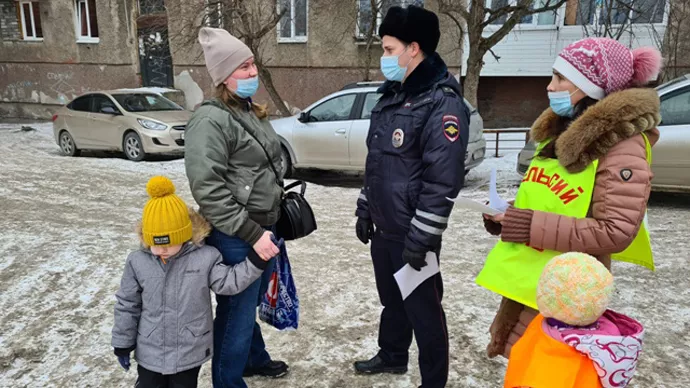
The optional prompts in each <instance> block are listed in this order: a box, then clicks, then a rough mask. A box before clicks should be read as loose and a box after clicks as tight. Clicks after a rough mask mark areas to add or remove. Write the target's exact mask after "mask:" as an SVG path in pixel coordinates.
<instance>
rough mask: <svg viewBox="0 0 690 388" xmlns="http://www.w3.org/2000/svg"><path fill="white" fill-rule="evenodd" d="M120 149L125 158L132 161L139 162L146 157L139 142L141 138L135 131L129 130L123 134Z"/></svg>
mask: <svg viewBox="0 0 690 388" xmlns="http://www.w3.org/2000/svg"><path fill="white" fill-rule="evenodd" d="M122 150H123V151H124V152H125V156H127V159H129V160H131V161H134V162H140V161H142V160H144V158H145V157H146V153H145V152H144V146H143V144H141V138H140V137H139V135H137V134H136V132H130V133H128V134H127V135H125V139H124V140H123V142H122Z"/></svg>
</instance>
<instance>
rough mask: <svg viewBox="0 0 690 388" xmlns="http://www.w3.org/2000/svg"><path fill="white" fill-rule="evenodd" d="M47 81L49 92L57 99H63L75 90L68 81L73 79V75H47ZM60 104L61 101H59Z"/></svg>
mask: <svg viewBox="0 0 690 388" xmlns="http://www.w3.org/2000/svg"><path fill="white" fill-rule="evenodd" d="M46 77H47V78H48V80H49V81H51V85H50V90H51V91H52V92H54V93H55V94H57V95H58V99H59V100H62V99H64V98H65V97H64V96H65V95H66V94H67V93H72V94H74V93H75V92H76V90H75V89H74V87H73V86H72V85H71V84H70V82H69V81H71V80H72V78H73V77H74V73H72V72H71V71H70V72H63V73H52V72H50V73H48V74H47V75H46ZM60 102H62V101H60Z"/></svg>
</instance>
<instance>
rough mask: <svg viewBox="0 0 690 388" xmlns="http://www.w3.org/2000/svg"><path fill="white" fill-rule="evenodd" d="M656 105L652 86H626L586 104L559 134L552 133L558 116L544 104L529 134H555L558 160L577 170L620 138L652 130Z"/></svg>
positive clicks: (541, 137) (538, 136)
mask: <svg viewBox="0 0 690 388" xmlns="http://www.w3.org/2000/svg"><path fill="white" fill-rule="evenodd" d="M659 105H660V101H659V95H658V94H657V92H656V90H654V89H646V88H633V89H627V90H623V91H620V92H616V93H612V94H610V95H609V96H607V97H606V98H604V99H603V100H601V101H599V102H597V103H596V104H594V105H592V106H591V107H589V108H588V109H587V110H585V112H584V113H583V114H582V115H581V116H579V117H578V118H576V119H575V120H574V121H573V122H572V123H571V124H570V125H569V126H568V128H567V129H566V130H565V131H564V132H563V133H562V134H560V136H559V135H558V134H557V133H556V131H557V128H558V120H560V117H558V116H557V115H556V114H555V113H554V112H553V110H551V108H548V109H547V110H546V111H544V113H542V114H541V116H539V118H538V119H537V121H535V122H534V125H533V126H532V129H531V132H530V135H531V138H532V139H533V140H534V141H536V142H542V141H544V140H547V139H553V138H556V155H557V156H558V161H559V162H560V163H561V165H562V166H564V167H565V168H566V169H568V171H570V172H571V173H577V172H580V171H583V170H584V169H585V167H587V166H588V165H589V164H590V163H592V162H593V161H594V160H597V159H599V158H601V157H603V156H605V155H606V154H607V153H608V151H609V150H610V149H611V148H612V147H613V146H615V145H616V144H618V143H620V142H621V141H623V140H625V139H629V138H631V137H633V136H634V135H637V134H639V133H642V132H647V131H653V130H654V129H655V128H656V127H657V126H658V125H659V123H660V122H661V115H660V114H659Z"/></svg>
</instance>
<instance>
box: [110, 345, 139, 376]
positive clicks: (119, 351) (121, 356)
mask: <svg viewBox="0 0 690 388" xmlns="http://www.w3.org/2000/svg"><path fill="white" fill-rule="evenodd" d="M135 348H136V347H135V346H133V347H131V348H126V349H125V348H115V349H114V350H115V355H116V356H117V362H119V363H120V366H121V367H122V369H124V370H125V371H129V367H130V366H131V365H132V364H131V363H130V361H129V353H131V352H132V350H134V349H135Z"/></svg>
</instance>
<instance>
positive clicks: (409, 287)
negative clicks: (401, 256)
mask: <svg viewBox="0 0 690 388" xmlns="http://www.w3.org/2000/svg"><path fill="white" fill-rule="evenodd" d="M439 272H440V268H439V266H438V258H437V257H436V254H435V253H434V252H428V253H427V254H426V266H425V267H422V269H421V270H420V271H417V270H415V269H414V268H412V267H410V265H409V264H405V266H404V267H402V268H401V269H400V271H398V272H396V273H395V274H394V275H393V276H394V277H395V281H396V282H397V283H398V287H399V288H400V293H401V294H402V298H403V300H405V299H407V297H408V296H410V294H411V293H412V291H414V290H415V289H417V287H419V285H420V284H422V283H423V282H424V281H425V280H427V279H429V278H430V277H432V276H434V275H436V274H437V273H439Z"/></svg>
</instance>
